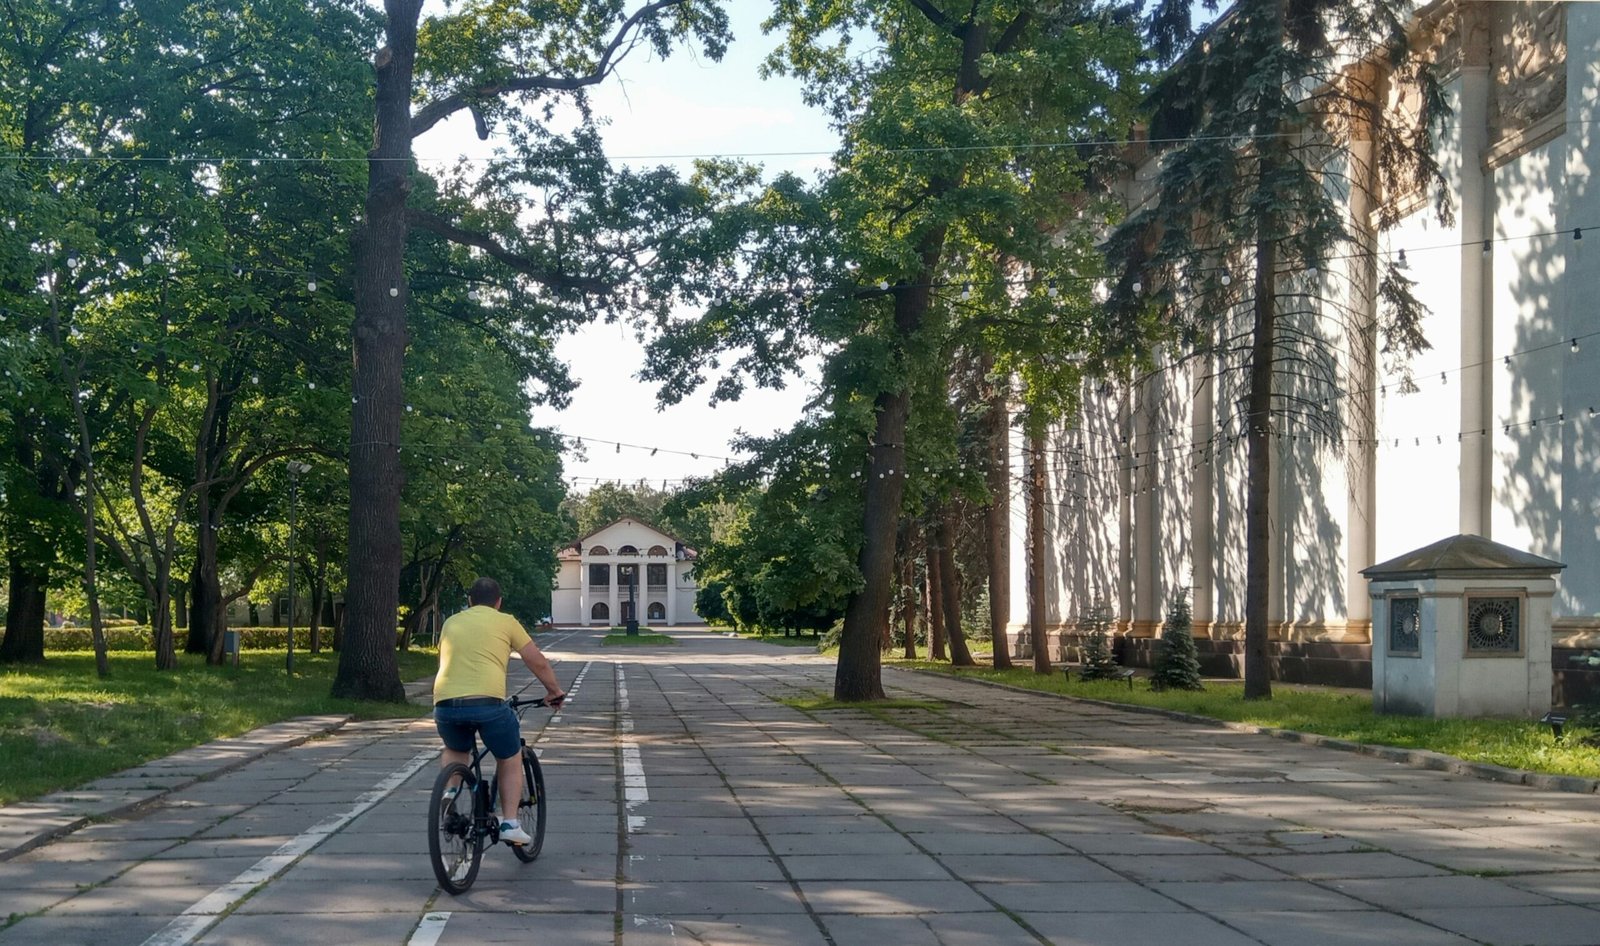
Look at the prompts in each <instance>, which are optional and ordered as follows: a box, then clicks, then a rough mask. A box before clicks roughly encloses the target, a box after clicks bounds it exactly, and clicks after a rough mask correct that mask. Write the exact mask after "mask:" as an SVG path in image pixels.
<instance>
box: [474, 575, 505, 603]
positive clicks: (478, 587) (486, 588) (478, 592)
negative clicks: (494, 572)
mask: <svg viewBox="0 0 1600 946" xmlns="http://www.w3.org/2000/svg"><path fill="white" fill-rule="evenodd" d="M467 600H468V601H470V602H472V603H473V604H474V605H479V604H486V605H488V606H489V607H491V608H498V607H500V583H499V582H498V581H495V580H494V579H493V578H479V579H478V580H477V581H475V582H473V583H472V588H471V589H470V590H469V591H468V592H467Z"/></svg>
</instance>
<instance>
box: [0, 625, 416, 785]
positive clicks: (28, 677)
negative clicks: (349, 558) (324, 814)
mask: <svg viewBox="0 0 1600 946" xmlns="http://www.w3.org/2000/svg"><path fill="white" fill-rule="evenodd" d="M397 656H398V658H399V660H400V666H401V672H402V674H403V675H404V677H405V679H407V680H420V679H425V678H427V677H428V676H430V675H431V674H433V673H434V672H435V670H436V669H437V665H438V656H437V655H436V654H433V653H430V652H425V651H421V650H413V651H410V652H408V653H402V654H399V655H397ZM334 659H335V658H334V657H333V656H332V655H327V654H325V655H322V656H318V657H314V656H312V655H310V654H307V653H302V654H298V655H296V657H295V676H293V677H286V676H285V675H284V671H283V656H282V653H281V652H274V653H270V654H262V655H259V656H257V655H253V654H246V655H245V657H244V660H243V662H242V665H241V666H240V667H238V668H233V667H213V668H207V667H205V666H204V665H203V664H201V663H200V662H199V661H198V660H196V659H195V658H191V657H180V665H179V668H178V670H177V671H176V672H171V673H163V672H159V671H157V670H155V669H154V668H153V666H152V660H151V655H150V653H149V652H132V653H126V652H124V653H113V654H111V655H110V661H111V666H112V672H111V676H110V677H109V678H108V679H105V680H99V679H97V678H96V677H95V674H94V658H93V656H92V655H87V654H84V653H81V652H79V653H73V654H60V655H52V656H51V657H50V658H49V660H47V661H46V662H45V663H44V664H40V665H31V666H28V667H17V668H4V669H0V804H4V803H10V802H13V801H16V800H18V799H20V798H28V797H33V796H35V795H41V794H44V793H46V792H49V791H54V790H56V789H62V788H70V787H72V786H74V785H80V784H83V783H85V782H88V781H91V780H93V779H96V778H100V777H103V776H106V775H109V774H111V773H113V772H117V771H120V770H122V769H127V768H131V767H133V766H136V765H139V764H140V763H143V762H147V761H149V760H151V759H156V758H160V757H162V756H165V755H168V754H170V753H172V752H176V751H178V750H180V749H185V748H188V747H189V746H193V745H198V744H200V743H203V742H206V741H208V740H211V739H217V738H221V737H225V736H234V735H238V734H239V733H242V732H246V731H248V730H250V729H253V728H255V727H257V726H263V725H266V724H267V723H272V722H277V721H279V720H283V719H288V718H291V717H294V716H307V715H320V714H329V713H354V714H356V715H358V716H361V717H362V718H369V719H374V718H385V717H407V716H422V715H425V714H426V713H427V712H428V708H427V707H426V706H418V705H415V704H403V703H402V704H370V703H353V702H350V701H344V700H335V699H332V698H330V697H329V696H328V695H327V694H328V681H329V680H330V679H331V678H332V673H333V662H334Z"/></svg>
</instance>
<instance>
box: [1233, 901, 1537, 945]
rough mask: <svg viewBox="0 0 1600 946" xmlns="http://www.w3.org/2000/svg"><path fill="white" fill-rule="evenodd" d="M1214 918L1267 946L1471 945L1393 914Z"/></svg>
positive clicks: (1259, 914)
mask: <svg viewBox="0 0 1600 946" xmlns="http://www.w3.org/2000/svg"><path fill="white" fill-rule="evenodd" d="M1215 915H1216V916H1217V918H1218V919H1219V920H1222V921H1223V922H1225V923H1227V924H1228V925H1229V926H1232V927H1234V928H1235V929H1238V930H1240V931H1242V932H1244V933H1247V934H1249V935H1250V936H1253V937H1256V938H1257V939H1258V940H1259V941H1260V942H1261V943H1264V944H1266V946H1310V944H1315V946H1467V944H1468V943H1472V942H1474V940H1469V939H1466V938H1463V937H1461V936H1458V935H1456V934H1454V933H1451V932H1449V931H1448V930H1441V929H1438V928H1435V927H1431V926H1428V925H1427V924H1425V923H1421V922H1418V921H1416V920H1413V919H1410V918H1408V917H1403V916H1396V915H1394V914H1392V913H1379V912H1366V913H1349V912H1341V913H1288V912H1281V911H1255V910H1252V911H1248V912H1244V913H1218V914H1215ZM1518 942H1521V941H1520V940H1519V941H1518Z"/></svg>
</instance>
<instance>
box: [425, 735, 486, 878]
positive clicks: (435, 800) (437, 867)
mask: <svg viewBox="0 0 1600 946" xmlns="http://www.w3.org/2000/svg"><path fill="white" fill-rule="evenodd" d="M452 782H454V783H455V784H456V787H457V790H456V791H455V793H454V794H447V792H446V790H447V789H448V788H450V785H451V783H452ZM482 794H483V793H482V792H479V791H478V790H477V786H476V784H475V782H474V779H473V776H472V770H471V769H469V768H467V767H466V766H464V765H462V764H461V763H459V762H457V763H454V764H452V765H450V766H447V767H446V768H445V770H444V771H442V772H440V773H439V777H438V778H437V779H435V780H434V782H433V794H432V795H431V796H430V797H429V801H428V857H429V859H431V860H432V861H433V876H434V878H435V879H437V880H438V881H439V886H440V887H442V888H444V889H445V891H447V892H448V893H450V894H452V895H454V894H461V893H466V891H467V888H468V887H471V886H472V882H473V881H474V880H475V879H477V876H478V865H479V864H481V863H482V862H483V833H482V832H481V831H479V830H478V823H479V821H480V820H481V819H480V818H479V817H478V815H479V814H480V813H479V812H478V811H476V810H475V808H476V806H477V805H478V804H479V803H480V802H479V799H480V797H481V796H482Z"/></svg>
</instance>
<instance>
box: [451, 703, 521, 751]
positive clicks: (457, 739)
mask: <svg viewBox="0 0 1600 946" xmlns="http://www.w3.org/2000/svg"><path fill="white" fill-rule="evenodd" d="M433 724H434V725H435V726H436V727H438V729H439V738H441V739H443V740H444V744H445V748H447V749H450V750H452V751H455V752H471V751H472V749H473V742H472V734H473V733H479V734H481V735H482V736H483V744H484V745H485V746H488V747H489V751H490V752H491V753H493V755H494V757H495V758H496V759H509V758H511V757H512V756H515V755H518V754H520V753H521V752H522V724H521V723H520V722H519V721H518V720H517V714H516V713H515V712H513V711H512V709H511V707H509V706H507V705H506V704H504V703H486V704H484V705H482V706H435V707H434V708H433Z"/></svg>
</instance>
